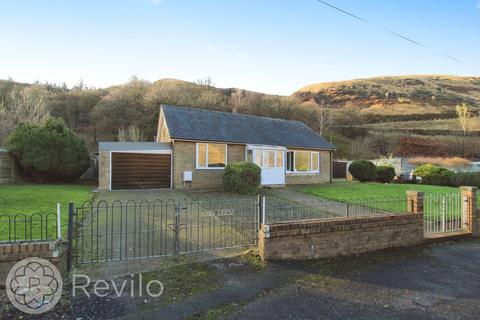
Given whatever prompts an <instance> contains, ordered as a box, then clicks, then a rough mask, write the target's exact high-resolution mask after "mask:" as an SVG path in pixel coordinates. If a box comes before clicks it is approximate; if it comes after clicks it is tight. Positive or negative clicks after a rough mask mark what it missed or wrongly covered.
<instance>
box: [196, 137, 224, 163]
mask: <svg viewBox="0 0 480 320" xmlns="http://www.w3.org/2000/svg"><path fill="white" fill-rule="evenodd" d="M226 151H227V145H226V144H220V143H197V168H198V169H208V168H212V169H220V168H224V167H225V165H226V164H227V157H226Z"/></svg>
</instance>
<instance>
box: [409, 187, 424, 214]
mask: <svg viewBox="0 0 480 320" xmlns="http://www.w3.org/2000/svg"><path fill="white" fill-rule="evenodd" d="M423 196H424V193H423V192H420V191H407V212H408V213H416V214H423Z"/></svg>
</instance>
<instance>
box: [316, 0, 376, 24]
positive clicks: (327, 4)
mask: <svg viewBox="0 0 480 320" xmlns="http://www.w3.org/2000/svg"><path fill="white" fill-rule="evenodd" d="M317 1H318V2H320V3H323V4H324V5H326V6H329V7H330V8H333V9H335V10H338V11H340V12H342V13H344V14H346V15H348V16H350V17H353V18H355V19H357V20H360V21H362V22H365V23H368V21H367V20H365V19H363V18H360V17H359V16H357V15H354V14H353V13H350V12H348V11H345V10H342V9H340V8H338V7H335V6H334V5H331V4H330V3H328V2H325V1H322V0H317Z"/></svg>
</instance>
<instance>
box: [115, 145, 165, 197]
mask: <svg viewBox="0 0 480 320" xmlns="http://www.w3.org/2000/svg"><path fill="white" fill-rule="evenodd" d="M170 183H171V155H170V154H139V153H118V152H112V190H119V189H157V188H170Z"/></svg>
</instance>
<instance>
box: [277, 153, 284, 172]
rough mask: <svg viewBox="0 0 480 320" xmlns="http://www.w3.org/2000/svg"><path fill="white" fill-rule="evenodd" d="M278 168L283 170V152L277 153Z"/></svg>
mask: <svg viewBox="0 0 480 320" xmlns="http://www.w3.org/2000/svg"><path fill="white" fill-rule="evenodd" d="M277 168H283V151H277Z"/></svg>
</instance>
